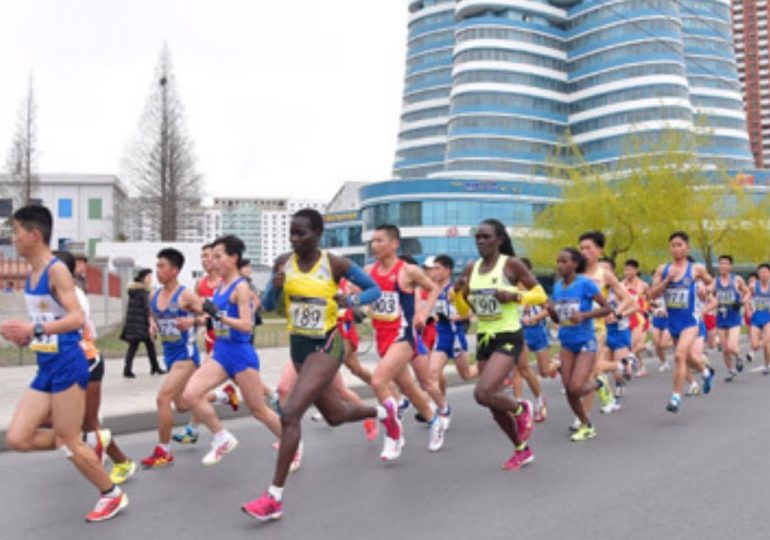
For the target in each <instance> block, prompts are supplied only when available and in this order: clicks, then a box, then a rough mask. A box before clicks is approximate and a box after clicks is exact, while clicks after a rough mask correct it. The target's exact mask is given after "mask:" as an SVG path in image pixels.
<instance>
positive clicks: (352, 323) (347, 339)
mask: <svg viewBox="0 0 770 540" xmlns="http://www.w3.org/2000/svg"><path fill="white" fill-rule="evenodd" d="M355 292H357V291H356V290H355V287H353V286H352V285H351V284H349V283H348V280H346V279H342V280H340V294H345V295H350V294H354V293H355ZM359 320H363V314H362V312H361V311H360V310H356V309H354V308H340V310H339V312H338V313H337V330H338V331H339V333H340V337H342V340H343V343H344V344H345V360H344V363H345V366H346V367H347V368H348V369H349V370H350V372H351V373H352V374H353V375H355V376H356V377H358V378H359V379H361V380H362V381H363V382H364V383H366V384H367V386H371V385H372V373H371V371H369V370H368V369H367V368H365V367H364V366H363V365H362V364H361V359H360V358H359V357H358V346H359V345H360V337H359V335H358V329H357V328H356V322H358V321H359ZM375 427H376V424H375Z"/></svg>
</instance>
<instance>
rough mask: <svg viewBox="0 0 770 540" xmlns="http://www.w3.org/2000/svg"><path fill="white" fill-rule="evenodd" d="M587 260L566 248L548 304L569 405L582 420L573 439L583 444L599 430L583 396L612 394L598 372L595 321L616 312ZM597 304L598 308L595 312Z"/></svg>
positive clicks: (557, 260)
mask: <svg viewBox="0 0 770 540" xmlns="http://www.w3.org/2000/svg"><path fill="white" fill-rule="evenodd" d="M585 270H586V261H585V259H584V258H583V255H581V253H580V252H579V251H578V250H576V249H575V248H565V249H563V250H562V251H561V252H560V253H559V256H558V258H557V259H556V273H557V275H558V276H559V278H560V279H559V281H557V282H556V284H555V285H554V289H553V294H552V295H551V301H550V302H549V303H548V313H549V315H550V316H551V319H553V321H554V322H555V323H556V324H558V325H559V341H560V342H561V350H560V352H559V358H560V359H561V379H562V383H563V384H564V389H565V391H566V393H567V403H569V406H570V408H571V409H572V412H574V413H575V416H576V417H577V418H578V420H579V421H580V426H579V427H578V428H577V430H576V431H575V432H574V433H573V434H572V436H571V437H570V438H571V440H572V441H573V442H583V441H586V440H588V439H592V438H594V437H596V428H594V426H593V425H592V424H591V422H590V420H589V419H588V413H589V410H588V409H587V408H586V406H585V402H584V401H583V397H584V396H586V395H588V394H591V393H593V392H595V391H597V390H599V389H600V388H602V387H605V389H606V391H609V389H608V388H606V386H607V382H606V379H604V380H603V379H601V378H599V377H596V378H594V376H595V373H596V366H595V364H596V361H597V359H596V347H597V344H596V333H595V332H594V325H593V320H594V319H598V318H600V317H606V316H607V315H609V314H610V313H611V312H612V310H611V308H610V305H609V304H608V303H607V299H606V298H604V296H603V295H602V294H601V292H600V291H599V287H597V286H596V283H594V282H593V280H591V279H589V278H588V277H586V276H585ZM594 304H598V306H599V307H598V308H596V309H594V307H593V306H594Z"/></svg>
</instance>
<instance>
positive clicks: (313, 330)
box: [289, 296, 327, 336]
mask: <svg viewBox="0 0 770 540" xmlns="http://www.w3.org/2000/svg"><path fill="white" fill-rule="evenodd" d="M289 301H290V302H291V306H290V308H289V314H290V316H291V326H292V329H293V330H294V331H296V332H299V333H301V334H306V335H315V336H318V335H320V336H322V335H323V334H324V330H326V329H325V328H324V321H325V317H324V315H325V314H326V306H327V304H326V299H324V298H306V297H302V296H292V297H291V298H289Z"/></svg>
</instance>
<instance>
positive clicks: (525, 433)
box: [513, 399, 535, 442]
mask: <svg viewBox="0 0 770 540" xmlns="http://www.w3.org/2000/svg"><path fill="white" fill-rule="evenodd" d="M519 406H520V410H519V413H518V414H514V415H513V419H514V421H515V422H516V432H517V433H518V434H519V439H521V442H526V441H528V440H529V438H530V437H531V436H532V431H533V430H534V429H535V424H534V423H533V422H532V403H531V402H530V401H529V400H528V399H524V400H522V401H519Z"/></svg>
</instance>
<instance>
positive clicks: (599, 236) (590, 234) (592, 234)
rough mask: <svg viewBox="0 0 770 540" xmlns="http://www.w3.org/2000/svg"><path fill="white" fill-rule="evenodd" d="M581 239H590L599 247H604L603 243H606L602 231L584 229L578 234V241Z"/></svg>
mask: <svg viewBox="0 0 770 540" xmlns="http://www.w3.org/2000/svg"><path fill="white" fill-rule="evenodd" d="M583 240H590V241H591V242H593V243H594V244H596V247H598V248H600V249H604V244H606V243H607V237H606V236H604V233H603V232H602V231H586V232H584V233H583V234H581V235H580V238H578V242H582V241H583Z"/></svg>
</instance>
